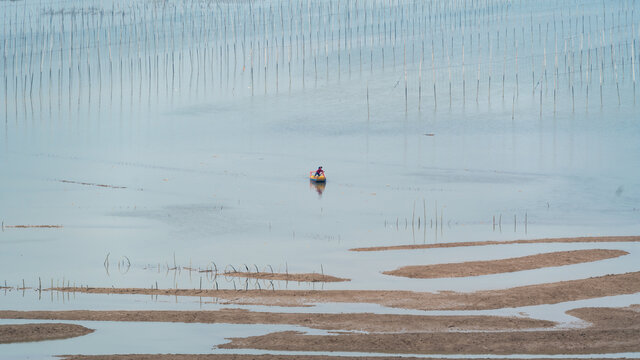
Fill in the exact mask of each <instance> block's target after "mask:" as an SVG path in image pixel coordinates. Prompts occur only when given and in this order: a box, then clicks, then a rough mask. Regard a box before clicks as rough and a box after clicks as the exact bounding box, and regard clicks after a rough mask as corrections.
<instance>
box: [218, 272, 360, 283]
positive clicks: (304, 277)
mask: <svg viewBox="0 0 640 360" xmlns="http://www.w3.org/2000/svg"><path fill="white" fill-rule="evenodd" d="M223 275H224V276H233V277H241V278H250V279H264V280H283V281H297V282H341V281H350V279H343V278H339V277H335V276H331V275H324V274H316V273H308V274H287V273H284V274H283V273H269V272H255V273H252V272H238V271H235V272H226V273H224V274H223Z"/></svg>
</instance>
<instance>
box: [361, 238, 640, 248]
mask: <svg viewBox="0 0 640 360" xmlns="http://www.w3.org/2000/svg"><path fill="white" fill-rule="evenodd" d="M638 241H640V236H596V237H574V238H552V239H536V240H512V241H469V242H454V243H440V244H419V245H415V244H414V245H394V246H373V247H364V248H354V249H349V250H350V251H387V250H416V249H438V248H452V247H464V246H485V245H513V244H540V243H595V242H603V243H611V242H638Z"/></svg>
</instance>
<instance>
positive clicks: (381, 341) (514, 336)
mask: <svg viewBox="0 0 640 360" xmlns="http://www.w3.org/2000/svg"><path fill="white" fill-rule="evenodd" d="M594 312H595V313H596V315H594V314H593V313H594ZM583 314H587V318H588V319H589V320H590V321H593V325H592V326H591V327H588V328H585V329H572V330H542V331H508V332H432V333H412V332H407V333H404V334H339V335H328V336H317V335H304V334H302V333H300V332H295V331H286V332H277V333H271V334H267V335H263V336H253V337H247V338H233V339H231V340H232V341H231V342H230V343H227V344H223V345H221V346H219V347H220V348H224V349H243V348H250V349H264V350H287V351H360V352H380V353H407V354H412V353H413V354H505V355H506V354H549V355H551V354H602V353H620V352H637V351H640V337H639V336H638V330H639V328H640V327H639V324H640V312H639V311H635V310H633V309H608V308H602V309H597V310H594V309H588V310H582V309H577V310H574V311H573V313H572V315H574V316H581V315H583Z"/></svg>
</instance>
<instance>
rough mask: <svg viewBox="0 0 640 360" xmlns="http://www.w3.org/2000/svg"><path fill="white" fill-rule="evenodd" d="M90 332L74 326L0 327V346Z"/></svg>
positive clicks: (34, 325) (62, 337)
mask: <svg viewBox="0 0 640 360" xmlns="http://www.w3.org/2000/svg"><path fill="white" fill-rule="evenodd" d="M92 332H93V330H91V329H87V328H86V327H84V326H80V325H74V324H18V325H0V344H7V343H15V342H30V341H43V340H54V339H68V338H72V337H76V336H82V335H86V334H89V333H92Z"/></svg>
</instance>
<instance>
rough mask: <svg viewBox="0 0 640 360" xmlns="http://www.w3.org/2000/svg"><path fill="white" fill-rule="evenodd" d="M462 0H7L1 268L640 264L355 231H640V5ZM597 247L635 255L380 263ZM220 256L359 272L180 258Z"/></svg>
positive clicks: (500, 236)
mask: <svg viewBox="0 0 640 360" xmlns="http://www.w3.org/2000/svg"><path fill="white" fill-rule="evenodd" d="M464 3H465V2H462V3H460V2H446V1H445V2H436V1H434V2H410V1H392V2H388V1H375V0H371V1H364V2H358V3H355V2H345V1H336V0H334V1H316V0H312V1H309V2H304V3H297V2H288V1H279V0H274V1H264V2H257V3H252V4H250V3H245V2H239V3H226V2H199V3H197V4H195V3H191V2H188V3H187V2H182V1H167V2H164V3H157V4H156V3H147V2H142V1H140V2H137V1H134V2H121V1H113V2H99V1H62V2H59V1H56V2H53V1H52V2H47V1H42V2H28V1H27V2H25V1H18V2H0V9H1V10H0V13H1V14H0V22H1V23H2V25H1V26H0V28H1V30H0V31H1V32H0V44H2V50H0V53H1V54H0V57H1V60H0V61H1V62H2V67H0V82H1V84H0V100H1V101H2V105H0V110H1V114H0V119H1V120H2V121H1V126H0V168H1V169H2V170H1V171H0V185H1V186H0V218H1V219H2V221H3V224H4V226H3V231H2V232H1V233H0V285H2V284H3V283H4V281H5V280H6V281H7V285H8V286H12V287H16V286H19V287H22V281H23V279H24V281H25V284H26V286H28V287H37V286H38V281H39V279H41V281H42V283H43V286H44V287H49V286H50V285H51V283H53V284H54V285H58V284H60V285H61V284H62V283H63V282H64V283H65V284H67V283H69V284H71V285H73V284H77V285H80V284H83V285H91V286H116V287H125V286H131V287H149V286H152V285H153V286H155V285H156V283H157V285H158V286H159V287H176V286H177V287H186V288H195V287H199V286H200V284H201V283H202V286H203V287H207V288H214V287H215V286H218V287H219V288H234V287H235V288H242V289H244V288H251V289H254V288H258V287H260V288H276V289H280V288H289V289H292V288H293V289H295V288H324V289H337V288H362V289H377V288H380V289H382V288H384V289H415V290H429V291H435V290H446V289H449V290H451V289H453V290H460V291H473V290H478V289H493V288H504V287H510V286H517V285H520V284H534V283H543V282H547V281H550V280H556V279H576V278H583V277H586V276H598V275H602V274H607V273H622V272H628V271H637V270H638V266H637V261H634V259H637V256H638V251H639V250H638V246H637V245H635V244H606V245H604V246H600V245H593V244H589V245H588V246H586V245H585V246H583V245H575V244H573V245H563V244H548V245H527V246H509V247H498V248H496V247H488V248H487V249H464V248H463V249H438V250H428V251H420V252H389V253H354V252H349V251H347V250H348V249H350V248H353V247H364V246H377V245H397V244H408V243H435V242H454V241H478V240H513V239H524V238H527V239H535V238H543V237H562V236H595V235H637V234H639V233H640V94H636V89H635V88H636V86H637V84H636V81H638V80H640V79H638V77H639V76H640V62H639V61H638V59H637V56H638V51H639V50H640V42H639V40H640V7H639V5H638V3H637V2H605V3H592V2H582V1H562V2H557V1H536V2H535V3H534V2H528V1H521V2H515V3H514V2H508V1H489V2H487V4H484V3H483V4H473V5H471V4H469V5H468V6H465V5H464ZM265 45H266V46H265ZM516 75H517V77H516ZM434 84H435V85H434ZM601 84H602V85H601ZM434 88H435V92H434ZM405 94H406V95H405ZM319 165H322V166H324V169H325V170H326V171H327V177H328V182H327V184H326V186H317V185H313V184H310V183H309V181H308V178H307V176H308V172H309V171H311V170H313V169H315V168H316V167H317V166H319ZM104 185H107V186H104ZM14 225H60V226H62V227H61V228H31V229H21V228H12V227H11V226H14ZM595 246H597V247H599V248H615V249H624V250H626V251H629V252H630V253H631V255H628V256H625V257H622V258H619V259H614V260H606V261H601V262H597V263H592V264H585V265H576V266H571V267H564V268H551V269H543V270H536V271H528V272H523V273H516V274H505V275H495V276H484V277H480V278H479V280H478V279H459V280H458V279H456V280H455V281H451V280H450V279H444V280H407V279H404V280H399V279H397V278H391V277H388V276H385V275H382V274H381V272H382V271H385V270H390V269H393V268H396V267H398V266H402V265H415V264H423V263H440V262H457V261H468V260H478V259H499V258H506V257H511V256H524V255H531V254H536V253H540V252H547V251H561V250H571V249H579V248H593V247H595ZM214 264H215V266H216V267H217V268H218V269H219V270H220V271H222V270H224V269H225V268H229V269H230V266H233V267H235V268H237V269H245V265H246V267H247V268H249V269H250V270H251V271H255V270H256V269H259V270H267V271H271V269H273V271H281V272H284V271H288V272H292V273H298V272H317V273H319V272H324V273H327V274H331V275H335V276H341V277H347V278H350V279H352V280H353V281H351V282H349V283H335V284H315V285H314V284H298V283H284V282H273V283H271V282H264V281H262V282H256V281H255V280H254V281H245V280H241V279H235V280H234V279H225V278H224V277H221V276H219V277H218V278H216V279H212V278H211V277H207V276H205V275H201V274H200V273H197V272H189V271H187V270H184V269H183V268H184V267H193V268H200V269H206V268H209V267H213V266H214ZM174 267H177V268H178V269H176V270H170V268H174ZM45 295H46V294H45ZM27 303H30V301H29V302H25V304H27ZM3 304H6V305H3ZM24 306H25V307H31V306H32V305H24ZM20 307H21V305H20V302H17V301H13V300H11V301H9V300H8V298H6V297H5V298H4V300H3V297H2V296H1V295H0V308H11V309H20Z"/></svg>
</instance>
